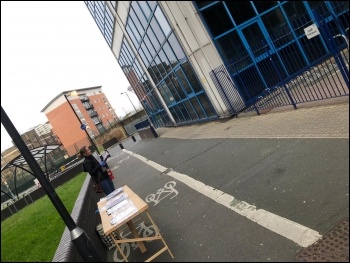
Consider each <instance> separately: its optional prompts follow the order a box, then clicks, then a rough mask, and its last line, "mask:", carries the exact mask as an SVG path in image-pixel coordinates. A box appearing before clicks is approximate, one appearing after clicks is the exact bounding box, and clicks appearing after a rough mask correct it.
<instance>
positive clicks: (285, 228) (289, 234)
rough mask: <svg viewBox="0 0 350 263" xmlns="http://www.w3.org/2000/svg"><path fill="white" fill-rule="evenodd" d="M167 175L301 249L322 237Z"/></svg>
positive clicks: (210, 189)
mask: <svg viewBox="0 0 350 263" xmlns="http://www.w3.org/2000/svg"><path fill="white" fill-rule="evenodd" d="M123 151H125V152H126V153H128V154H130V155H132V156H134V157H136V158H138V159H139V160H141V161H143V162H144V163H146V164H148V165H150V166H152V167H153V168H155V169H156V170H158V171H160V172H165V171H166V170H167V168H166V167H164V166H161V165H159V164H157V163H155V162H153V161H151V160H148V159H146V158H145V157H143V156H141V155H138V154H136V153H133V152H131V151H128V150H125V149H123ZM167 175H169V176H171V177H173V178H174V179H176V180H178V181H180V182H182V183H184V184H186V185H187V186H189V187H191V188H192V189H194V190H196V191H197V192H199V193H201V194H203V195H205V196H207V197H209V198H210V199H212V200H214V201H215V202H217V203H218V204H221V205H223V206H225V207H227V208H229V209H231V210H233V211H235V212H236V213H238V214H240V215H242V216H245V217H246V218H248V219H250V220H252V221H253V222H256V223H257V224H259V225H261V226H263V227H265V228H267V229H269V230H271V231H273V232H275V233H277V234H279V235H281V236H283V237H285V238H288V239H289V240H292V241H293V242H295V243H297V244H298V245H299V246H301V247H307V246H310V245H312V244H313V243H315V242H316V241H317V240H318V239H320V238H321V237H322V235H320V234H319V233H318V232H317V231H315V230H313V229H310V228H308V227H305V226H303V225H301V224H298V223H296V222H293V221H291V220H289V219H286V218H284V217H281V216H278V215H275V214H273V213H270V212H268V211H266V210H264V209H257V208H256V207H255V206H253V205H250V204H248V203H246V202H244V201H240V200H238V199H235V198H234V197H233V196H232V195H229V194H226V193H224V192H222V191H220V190H218V189H214V188H213V187H211V186H209V185H205V184H204V183H202V182H200V181H198V180H195V179H193V178H191V177H189V176H187V175H185V174H181V173H178V172H175V171H170V172H168V173H167Z"/></svg>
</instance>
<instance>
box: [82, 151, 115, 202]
mask: <svg viewBox="0 0 350 263" xmlns="http://www.w3.org/2000/svg"><path fill="white" fill-rule="evenodd" d="M79 154H80V156H81V157H84V158H85V160H84V162H83V166H84V168H85V170H86V171H87V172H88V173H89V174H90V175H91V176H92V177H93V181H94V182H97V181H98V180H99V179H100V181H101V186H102V189H103V192H104V193H105V194H106V195H109V194H110V193H112V192H113V191H114V190H115V187H114V184H113V181H112V180H111V179H110V178H109V176H108V174H107V171H106V169H107V168H106V166H107V164H106V162H103V161H101V162H99V161H97V160H96V158H95V157H94V156H93V155H92V152H91V150H90V149H89V147H86V146H83V147H82V148H81V149H80V151H79Z"/></svg>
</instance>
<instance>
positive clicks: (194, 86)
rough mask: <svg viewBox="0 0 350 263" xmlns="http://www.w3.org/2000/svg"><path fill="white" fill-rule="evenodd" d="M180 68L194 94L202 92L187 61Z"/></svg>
mask: <svg viewBox="0 0 350 263" xmlns="http://www.w3.org/2000/svg"><path fill="white" fill-rule="evenodd" d="M181 67H182V69H183V71H184V73H185V75H186V77H187V79H188V81H189V82H190V84H191V86H192V89H193V90H194V91H195V92H199V91H202V85H201V84H200V83H199V81H198V79H197V77H196V75H195V74H194V72H193V69H192V67H191V65H190V64H189V62H188V61H185V62H184V63H182V64H181Z"/></svg>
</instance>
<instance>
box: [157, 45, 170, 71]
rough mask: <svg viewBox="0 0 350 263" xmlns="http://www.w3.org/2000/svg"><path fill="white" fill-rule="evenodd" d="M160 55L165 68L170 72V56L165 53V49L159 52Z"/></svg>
mask: <svg viewBox="0 0 350 263" xmlns="http://www.w3.org/2000/svg"><path fill="white" fill-rule="evenodd" d="M158 56H159V58H160V61H161V62H162V63H163V66H164V68H165V69H166V70H167V71H168V72H169V71H170V70H171V67H170V64H169V61H168V58H167V57H166V56H165V53H164V52H163V50H160V51H159V53H158Z"/></svg>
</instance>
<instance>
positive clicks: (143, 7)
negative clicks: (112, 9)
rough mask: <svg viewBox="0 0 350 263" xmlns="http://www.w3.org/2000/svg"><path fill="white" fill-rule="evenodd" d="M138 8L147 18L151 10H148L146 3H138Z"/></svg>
mask: <svg viewBox="0 0 350 263" xmlns="http://www.w3.org/2000/svg"><path fill="white" fill-rule="evenodd" d="M138 3H139V5H140V8H141V9H142V11H143V12H144V13H145V16H146V18H148V17H149V16H150V14H151V9H150V8H149V6H148V4H147V1H138Z"/></svg>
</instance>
